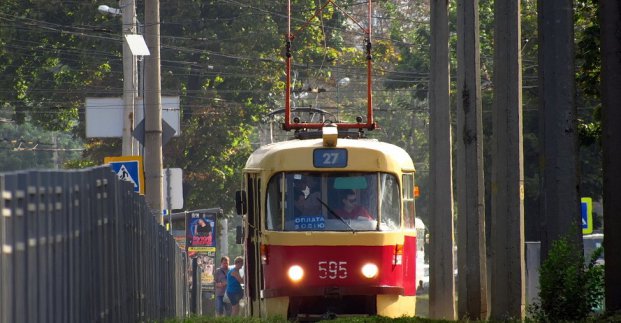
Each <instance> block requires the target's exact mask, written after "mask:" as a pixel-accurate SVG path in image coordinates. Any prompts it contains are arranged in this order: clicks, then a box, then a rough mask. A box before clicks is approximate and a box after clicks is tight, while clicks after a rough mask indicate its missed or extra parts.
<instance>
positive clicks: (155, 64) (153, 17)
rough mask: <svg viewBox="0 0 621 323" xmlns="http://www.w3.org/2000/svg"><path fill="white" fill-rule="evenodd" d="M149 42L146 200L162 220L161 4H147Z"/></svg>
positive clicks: (151, 0) (149, 1) (155, 0)
mask: <svg viewBox="0 0 621 323" xmlns="http://www.w3.org/2000/svg"><path fill="white" fill-rule="evenodd" d="M144 16H145V35H146V43H147V47H148V48H149V52H151V55H150V56H147V58H146V69H145V95H144V96H145V97H144V102H145V118H144V120H145V145H144V151H145V153H144V172H145V198H146V201H147V204H148V205H149V207H150V208H151V211H152V212H153V213H154V214H157V215H158V220H159V222H160V224H163V223H164V218H163V217H162V206H163V205H164V203H163V198H162V96H161V89H162V85H161V81H160V2H159V0H147V1H145V3H144Z"/></svg>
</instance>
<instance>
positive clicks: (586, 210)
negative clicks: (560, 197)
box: [580, 197, 593, 234]
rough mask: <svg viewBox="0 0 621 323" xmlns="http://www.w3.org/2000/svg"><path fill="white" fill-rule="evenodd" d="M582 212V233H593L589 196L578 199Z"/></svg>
mask: <svg viewBox="0 0 621 323" xmlns="http://www.w3.org/2000/svg"><path fill="white" fill-rule="evenodd" d="M580 205H581V208H580V209H581V211H582V212H581V213H582V234H591V233H593V200H592V199H591V198H590V197H583V198H581V199H580Z"/></svg>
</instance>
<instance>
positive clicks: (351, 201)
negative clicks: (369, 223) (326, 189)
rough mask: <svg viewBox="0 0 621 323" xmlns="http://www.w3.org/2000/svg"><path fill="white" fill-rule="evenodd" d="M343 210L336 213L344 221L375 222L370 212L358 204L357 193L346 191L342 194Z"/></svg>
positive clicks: (340, 209)
mask: <svg viewBox="0 0 621 323" xmlns="http://www.w3.org/2000/svg"><path fill="white" fill-rule="evenodd" d="M341 194H342V195H341V208H339V209H337V210H336V211H335V212H336V214H337V215H339V216H340V217H341V218H343V219H359V220H373V217H372V216H371V214H369V211H367V210H366V209H365V208H364V207H362V206H361V205H360V204H359V203H358V198H357V197H356V192H354V191H353V190H346V191H345V192H343V193H341Z"/></svg>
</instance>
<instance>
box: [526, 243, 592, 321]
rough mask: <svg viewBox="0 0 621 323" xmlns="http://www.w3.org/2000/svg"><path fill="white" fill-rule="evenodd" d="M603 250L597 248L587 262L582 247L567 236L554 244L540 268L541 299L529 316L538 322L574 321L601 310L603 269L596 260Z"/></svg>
mask: <svg viewBox="0 0 621 323" xmlns="http://www.w3.org/2000/svg"><path fill="white" fill-rule="evenodd" d="M602 251H603V249H602V248H599V249H598V250H596V251H595V252H594V254H593V256H592V257H591V260H590V261H589V263H588V264H586V265H585V263H584V256H583V253H582V250H581V248H579V247H578V246H576V245H575V244H574V243H572V242H570V240H569V239H568V238H567V237H563V238H561V239H559V240H557V241H555V242H554V243H552V247H551V250H550V252H549V254H548V258H547V259H546V260H545V261H544V262H543V264H542V266H541V268H540V270H539V299H538V300H537V302H536V303H535V304H533V305H532V306H531V307H530V308H529V315H530V316H531V317H532V318H533V319H534V320H536V321H539V322H558V321H575V320H583V319H585V318H587V317H588V316H589V314H591V313H592V312H593V311H595V310H598V309H600V310H601V305H602V302H603V296H604V268H603V266H602V265H596V263H595V261H596V260H597V258H598V257H599V256H600V255H601V253H602ZM576 255H579V256H576Z"/></svg>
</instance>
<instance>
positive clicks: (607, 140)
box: [599, 0, 621, 313]
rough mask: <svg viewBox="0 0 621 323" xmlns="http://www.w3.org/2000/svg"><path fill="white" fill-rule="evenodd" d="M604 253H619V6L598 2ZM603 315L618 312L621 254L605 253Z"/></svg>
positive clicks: (611, 0) (611, 1)
mask: <svg viewBox="0 0 621 323" xmlns="http://www.w3.org/2000/svg"><path fill="white" fill-rule="evenodd" d="M599 3H600V9H599V10H600V13H599V15H600V27H601V50H602V72H601V80H602V87H601V88H602V146H603V150H604V158H603V168H604V223H605V224H606V225H605V226H604V250H621V235H619V232H620V230H621V200H620V199H619V196H621V181H619V179H620V178H621V167H619V166H620V165H621V150H620V149H619V147H621V127H620V126H619V125H621V109H620V107H621V91H620V90H619V89H621V33H619V30H621V3H619V1H618V0H601V1H600V2H599ZM605 257H606V266H605V269H604V270H605V275H604V276H605V298H606V311H607V312H610V313H614V312H619V311H621V275H619V273H621V253H619V252H606V253H605Z"/></svg>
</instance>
